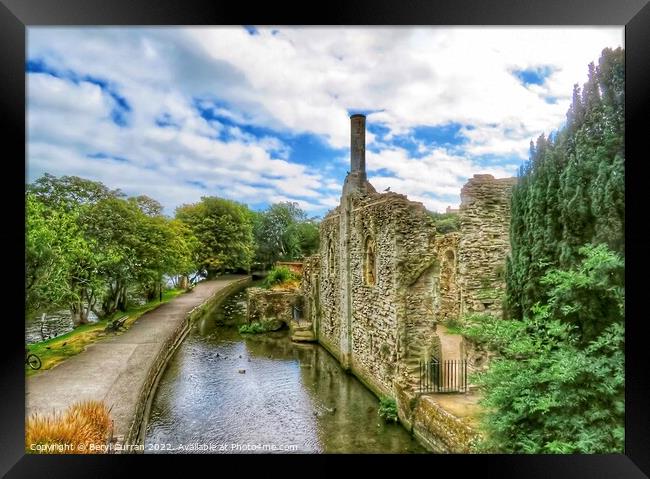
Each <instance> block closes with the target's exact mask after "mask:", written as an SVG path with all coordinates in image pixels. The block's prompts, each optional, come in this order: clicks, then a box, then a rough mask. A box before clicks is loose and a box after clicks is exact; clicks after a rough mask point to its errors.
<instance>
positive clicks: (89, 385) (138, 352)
mask: <svg viewBox="0 0 650 479" xmlns="http://www.w3.org/2000/svg"><path fill="white" fill-rule="evenodd" d="M248 281H250V277H248V276H229V277H223V278H219V279H217V280H213V281H204V282H202V283H199V284H198V285H197V286H196V287H195V288H194V290H193V291H192V292H191V293H187V294H183V295H180V296H178V297H176V298H175V299H174V300H173V301H170V302H168V303H166V304H163V305H161V306H160V307H158V308H156V309H155V310H153V311H150V312H148V313H145V314H143V315H142V316H141V317H140V318H139V319H138V320H137V321H135V323H134V324H133V326H132V327H131V328H130V329H129V330H128V331H126V332H125V333H124V334H122V335H119V336H114V337H110V338H106V339H105V340H103V341H99V342H96V343H94V344H91V345H89V346H88V348H87V349H86V351H84V352H82V353H81V354H77V355H76V356H74V357H71V358H70V359H68V360H66V361H64V362H63V363H61V364H59V365H58V366H57V367H56V368H53V369H49V370H47V371H43V372H42V373H41V374H37V375H34V376H31V377H29V378H27V381H26V414H27V415H30V414H32V413H37V412H39V413H44V414H51V413H52V412H56V411H62V410H64V409H66V408H67V407H68V406H69V405H70V404H72V403H74V402H76V401H80V400H86V399H96V400H101V401H104V402H105V403H106V404H107V405H108V407H110V408H111V417H112V419H113V420H114V436H115V437H116V438H117V439H118V442H119V443H125V444H131V443H133V442H134V441H136V440H137V435H138V433H139V429H140V424H141V422H142V418H143V415H144V412H145V409H146V405H147V403H148V401H149V397H150V394H151V391H152V386H153V385H154V383H155V380H156V378H157V377H158V376H159V373H160V371H161V369H162V368H163V367H164V365H165V363H166V361H167V360H168V359H169V356H170V355H171V353H172V352H173V349H174V347H175V346H176V345H177V344H178V342H179V339H182V337H183V336H184V334H185V333H186V332H187V330H188V326H189V323H190V321H191V320H192V318H194V317H196V316H200V315H201V314H203V313H204V312H205V311H206V310H209V309H211V308H212V307H213V306H214V305H215V303H218V301H220V300H221V299H223V298H224V297H226V296H227V295H228V294H230V293H231V292H232V291H234V290H236V289H237V288H238V287H241V286H242V285H244V284H246V283H247V282H248Z"/></svg>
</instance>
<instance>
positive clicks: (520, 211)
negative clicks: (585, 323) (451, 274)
mask: <svg viewBox="0 0 650 479" xmlns="http://www.w3.org/2000/svg"><path fill="white" fill-rule="evenodd" d="M624 158H625V150H624V52H623V50H622V49H620V48H619V49H616V50H611V49H605V50H603V52H602V55H601V58H600V60H599V63H598V66H596V65H594V64H590V65H589V68H588V80H587V82H586V83H585V84H584V86H583V88H582V89H580V88H579V87H578V86H577V85H576V86H575V87H574V91H573V103H572V105H571V107H570V108H569V111H568V112H567V123H566V126H565V127H564V128H562V129H561V130H560V131H558V132H557V133H556V134H554V135H552V136H549V138H546V137H545V136H544V135H542V136H540V138H538V140H537V142H536V143H535V144H533V143H532V142H531V150H530V159H529V161H528V162H527V164H526V165H524V167H523V168H522V170H521V172H520V178H519V183H518V184H517V185H516V186H515V188H514V189H513V195H512V200H511V206H512V208H511V210H512V219H511V229H510V243H511V254H510V257H509V259H508V261H507V273H506V279H507V295H508V298H507V305H508V308H507V309H508V314H509V316H510V317H513V318H517V317H521V316H523V315H524V314H526V313H527V312H528V311H529V310H530V308H531V307H532V305H533V304H535V302H537V301H538V300H540V298H543V297H545V295H546V294H547V293H548V285H546V284H543V283H542V282H541V278H542V277H543V276H544V274H545V273H546V272H547V271H548V270H549V269H550V268H553V267H562V268H565V269H566V268H571V267H573V266H575V264H576V263H577V261H579V257H580V255H579V250H580V248H581V247H582V246H583V245H585V244H587V243H605V244H607V245H608V246H609V247H610V248H612V249H613V250H614V251H616V252H619V253H624V244H625V240H624V231H625V181H624V163H625V160H624Z"/></svg>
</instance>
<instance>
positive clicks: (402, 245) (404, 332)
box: [302, 175, 515, 394]
mask: <svg viewBox="0 0 650 479" xmlns="http://www.w3.org/2000/svg"><path fill="white" fill-rule="evenodd" d="M514 182H515V179H511V178H507V179H498V180H495V179H494V178H493V177H492V176H491V175H475V176H474V178H472V179H471V180H470V181H469V182H468V183H467V184H466V185H465V187H464V188H463V190H462V193H461V198H462V204H461V208H460V213H459V215H460V218H459V219H460V231H459V232H451V233H447V234H438V233H436V229H435V224H434V221H433V219H432V217H431V216H430V215H429V214H428V213H427V211H426V209H425V208H424V206H423V205H422V204H421V203H417V202H413V201H409V200H408V198H407V197H406V196H404V195H400V194H397V193H393V192H386V193H377V192H376V191H375V190H374V188H372V187H371V185H369V184H368V186H367V187H365V188H364V187H363V183H361V186H356V187H354V188H353V187H350V189H349V190H344V194H343V197H342V201H341V204H340V205H339V207H337V208H336V209H334V210H332V211H331V212H330V213H329V214H328V215H327V216H326V217H325V219H324V220H323V221H322V223H321V226H320V249H319V252H318V254H317V255H315V256H314V257H311V258H307V259H306V260H305V264H304V271H303V280H302V294H303V296H304V297H305V301H304V314H305V317H306V319H307V320H308V321H311V322H312V323H313V327H314V331H315V334H316V337H317V338H318V340H319V341H320V342H321V344H323V345H324V346H325V347H326V348H327V349H329V350H330V352H332V354H334V355H335V356H336V357H337V358H339V360H340V361H341V363H342V364H343V365H344V366H346V367H350V368H351V369H352V371H353V372H354V373H355V374H357V376H358V377H360V379H362V381H363V382H364V383H366V384H367V385H368V386H369V387H371V389H373V390H375V391H376V392H379V393H382V394H386V393H387V394H391V393H392V392H393V391H394V385H395V383H396V382H401V383H408V382H409V381H410V382H411V385H413V380H414V377H415V376H416V375H417V372H416V371H414V368H415V369H417V368H416V366H417V363H418V361H419V359H421V358H427V357H430V356H431V355H436V356H438V355H439V354H440V350H441V349H440V348H441V340H440V337H439V335H438V334H437V333H438V332H439V333H440V334H444V331H445V330H444V328H437V324H439V323H441V322H445V321H447V320H455V319H459V318H460V317H461V316H462V315H463V314H465V313H467V312H477V311H488V312H491V313H493V314H499V313H500V311H501V301H502V299H501V294H502V293H503V291H504V289H505V282H504V278H503V271H504V266H505V257H506V254H507V251H508V245H509V237H508V225H509V219H510V212H509V206H510V204H509V195H510V190H511V187H512V185H513V184H514ZM353 186H354V185H353ZM371 263H372V264H371ZM437 329H438V330H439V331H437ZM443 339H444V338H443ZM463 348H464V351H459V352H458V357H459V358H460V357H461V356H462V353H463V352H467V353H468V354H469V355H470V356H472V357H474V356H476V358H479V359H481V357H482V356H483V355H484V352H482V351H479V350H477V349H476V348H475V347H474V346H473V345H471V344H465V345H464V346H463ZM453 356H454V358H455V357H456V354H454V355H453ZM470 359H471V358H470Z"/></svg>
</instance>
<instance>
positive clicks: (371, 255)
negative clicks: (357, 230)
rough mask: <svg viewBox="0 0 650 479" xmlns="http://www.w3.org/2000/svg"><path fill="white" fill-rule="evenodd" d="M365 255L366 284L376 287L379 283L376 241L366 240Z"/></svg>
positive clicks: (364, 274) (364, 273)
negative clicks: (377, 282)
mask: <svg viewBox="0 0 650 479" xmlns="http://www.w3.org/2000/svg"><path fill="white" fill-rule="evenodd" d="M364 250H365V254H364V272H363V277H364V282H365V284H366V285H367V286H374V285H375V283H376V281H377V258H376V249H375V240H373V239H372V238H370V237H368V238H366V244H365V248H364Z"/></svg>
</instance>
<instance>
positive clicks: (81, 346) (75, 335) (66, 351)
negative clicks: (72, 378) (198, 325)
mask: <svg viewBox="0 0 650 479" xmlns="http://www.w3.org/2000/svg"><path fill="white" fill-rule="evenodd" d="M183 291H184V290H182V289H171V290H168V291H165V292H164V293H163V299H162V302H161V301H158V300H154V301H151V302H149V303H145V304H143V305H140V306H134V307H132V308H128V309H127V310H126V311H125V312H122V311H118V312H116V313H115V314H113V315H111V316H109V317H107V318H105V319H103V320H101V321H98V322H96V323H92V324H84V325H82V326H79V327H77V328H75V329H74V330H72V331H70V332H69V333H66V334H63V335H61V336H57V337H56V338H52V339H48V340H47V341H41V342H40V343H34V344H30V345H28V349H29V352H30V353H33V354H36V355H37V356H38V357H39V358H41V362H42V363H43V365H42V366H41V369H38V370H33V369H31V368H30V367H29V366H28V365H25V372H26V374H27V376H30V375H32V374H37V373H38V372H39V371H43V370H45V369H50V368H51V367H53V366H55V365H57V364H59V363H61V362H63V361H65V360H66V359H68V358H69V357H71V356H74V355H76V354H79V353H80V352H82V351H83V350H85V349H86V346H88V345H89V344H92V343H94V342H96V341H101V340H102V339H103V338H105V337H110V336H113V335H115V334H122V332H123V331H121V332H118V333H105V332H104V329H105V328H106V325H107V324H108V323H109V322H110V321H112V320H113V319H117V318H121V317H122V316H128V317H129V319H127V320H126V322H125V323H124V327H125V328H126V329H128V328H130V327H131V326H132V325H133V323H134V322H135V321H136V320H137V319H138V318H139V317H140V316H142V315H143V314H144V313H146V312H148V311H151V310H152V309H156V308H157V307H158V306H160V305H161V304H164V303H167V302H168V301H171V300H172V299H173V298H175V297H176V296H178V295H179V294H181V293H183Z"/></svg>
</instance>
